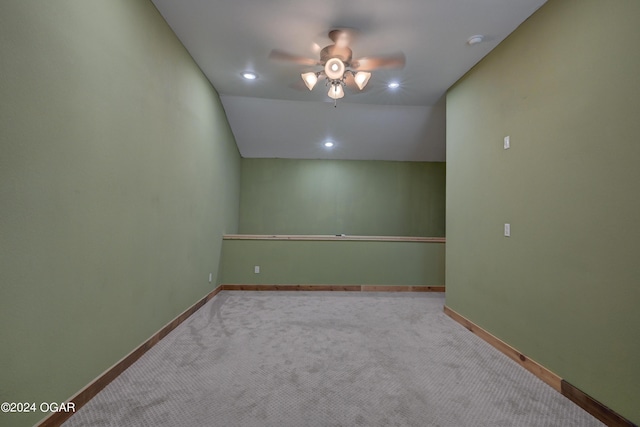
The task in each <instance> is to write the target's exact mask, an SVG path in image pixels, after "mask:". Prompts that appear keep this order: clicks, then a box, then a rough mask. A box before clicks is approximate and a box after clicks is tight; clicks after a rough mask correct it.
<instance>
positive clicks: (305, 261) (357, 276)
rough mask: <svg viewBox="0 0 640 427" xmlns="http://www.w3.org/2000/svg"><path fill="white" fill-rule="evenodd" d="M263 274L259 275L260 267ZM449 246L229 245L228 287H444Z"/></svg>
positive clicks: (274, 242)
mask: <svg viewBox="0 0 640 427" xmlns="http://www.w3.org/2000/svg"><path fill="white" fill-rule="evenodd" d="M256 265H258V266H260V273H259V274H255V273H254V266H256ZM444 268H445V267H444V243H420V242H360V241H286V240H285V241H283V240H225V241H224V243H223V256H222V263H221V269H222V283H229V284H277V285H291V284H296V285H297V284H304V285H309V284H322V285H410V286H422V285H427V286H444Z"/></svg>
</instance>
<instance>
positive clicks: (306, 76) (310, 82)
mask: <svg viewBox="0 0 640 427" xmlns="http://www.w3.org/2000/svg"><path fill="white" fill-rule="evenodd" d="M301 76H302V80H303V81H304V84H305V85H307V87H308V88H309V90H312V89H313V87H314V86H315V85H316V83H317V82H318V76H316V73H313V72H308V73H302V74H301Z"/></svg>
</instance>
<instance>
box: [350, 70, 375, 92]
mask: <svg viewBox="0 0 640 427" xmlns="http://www.w3.org/2000/svg"><path fill="white" fill-rule="evenodd" d="M370 78H371V73H368V72H366V71H358V72H357V73H356V74H355V75H354V76H353V80H354V81H355V82H356V86H358V89H360V90H362V89H364V87H365V86H366V85H367V83H369V79H370Z"/></svg>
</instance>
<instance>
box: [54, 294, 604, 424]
mask: <svg viewBox="0 0 640 427" xmlns="http://www.w3.org/2000/svg"><path fill="white" fill-rule="evenodd" d="M443 304H444V295H443V294H429V293H399V294H390V293H348V292H340V293H331V292H231V291H223V292H221V293H220V294H218V295H217V296H216V297H215V298H214V299H213V300H211V301H210V302H209V303H207V304H206V305H205V306H204V307H203V308H201V309H200V310H199V311H198V312H197V313H196V314H194V315H193V316H192V317H191V318H190V319H188V320H187V321H186V322H185V323H183V324H182V325H181V326H180V327H178V328H177V329H176V330H174V331H173V332H172V333H171V334H169V335H168V336H167V337H166V338H165V339H164V340H162V341H161V342H160V343H159V344H158V345H156V346H155V347H154V348H153V349H151V350H150V351H149V352H148V353H147V354H146V355H145V356H143V357H142V358H141V359H140V360H139V361H138V362H136V363H135V364H134V365H133V366H132V367H131V368H130V369H128V370H127V371H126V372H125V373H123V374H122V375H121V376H120V377H118V378H117V379H116V380H115V381H113V382H112V383H111V384H110V385H109V386H107V387H106V388H105V389H104V390H103V391H102V392H101V393H99V394H98V395H97V396H96V397H95V398H94V399H93V400H92V401H91V402H89V403H88V404H87V405H86V406H84V407H83V408H82V409H81V410H79V411H78V412H77V413H76V414H75V415H74V416H72V417H71V418H70V419H69V421H67V423H65V424H64V426H66V427H73V426H256V427H257V426H260V427H262V426H274V427H275V426H278V427H283V426H291V427H294V426H295V427H301V426H420V427H426V426H441V427H465V426H473V427H481V426H486V427H497V426H508V427H516V426H522V427H535V426H559V427H560V426H561V427H568V426H576V427H578V426H579V427H586V426H601V425H602V424H601V423H600V422H599V421H597V420H596V419H594V418H593V417H591V416H590V415H589V414H587V413H586V412H584V411H583V410H582V409H580V408H579V407H577V406H576V405H574V404H573V403H572V402H570V401H569V400H567V399H566V398H565V397H563V396H562V395H560V394H559V393H557V392H556V391H555V390H553V389H551V388H550V387H549V386H547V385H546V384H544V383H542V382H541V381H540V380H538V379H537V378H535V377H534V376H533V375H531V374H530V373H529V372H527V371H526V370H524V369H523V368H521V367H520V366H519V365H518V364H516V363H515V362H513V361H511V360H510V359H508V358H507V357H506V356H504V355H502V354H501V353H499V352H497V351H496V350H494V349H493V348H492V347H490V346H489V345H488V344H486V343H485V342H484V341H482V340H480V339H479V338H477V337H476V336H475V335H473V334H472V333H470V332H469V331H467V330H466V329H465V328H463V327H462V326H460V325H458V324H457V323H456V322H454V321H453V320H451V319H450V318H449V317H447V316H446V315H444V314H443V313H442V307H443Z"/></svg>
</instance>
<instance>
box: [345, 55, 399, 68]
mask: <svg viewBox="0 0 640 427" xmlns="http://www.w3.org/2000/svg"><path fill="white" fill-rule="evenodd" d="M406 62H407V61H406V59H405V57H404V53H402V52H399V53H396V54H393V55H386V56H377V57H370V58H359V59H355V60H353V61H351V68H353V69H354V70H358V71H363V70H367V71H370V70H375V69H376V68H404V65H405V63H406Z"/></svg>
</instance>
